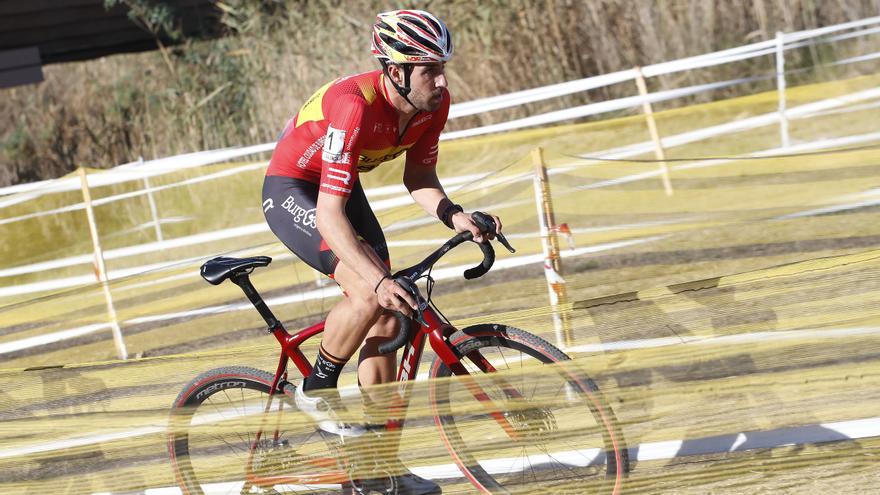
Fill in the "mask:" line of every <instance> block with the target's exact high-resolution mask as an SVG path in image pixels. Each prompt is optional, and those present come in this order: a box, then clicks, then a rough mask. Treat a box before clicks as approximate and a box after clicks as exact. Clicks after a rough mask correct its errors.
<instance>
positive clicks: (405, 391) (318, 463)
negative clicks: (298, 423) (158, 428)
mask: <svg viewBox="0 0 880 495" xmlns="http://www.w3.org/2000/svg"><path fill="white" fill-rule="evenodd" d="M422 316H423V319H424V321H425V323H427V324H428V325H427V326H423V325H419V327H418V328H417V329H416V330H415V331H413V332H411V337H410V340H409V341H408V342H407V343H406V345H405V346H404V348H403V357H402V359H401V360H400V365H399V367H398V370H397V381H398V383H399V384H400V386H399V389H398V394H396V396H394V399H393V403H392V404H391V407H390V410H391V411H401V412H402V413H403V414H402V416H405V411H406V409H407V406H408V405H409V401H410V395H411V391H412V389H411V388H407V387H406V383H407V382H409V381H412V380H413V379H414V378H415V376H416V374H417V373H418V370H419V364H420V363H421V358H422V353H423V351H424V347H425V343H426V342H430V343H431V348H432V349H433V350H434V352H435V353H436V354H437V356H438V357H439V358H440V360H441V361H442V362H443V363H444V364H445V365H446V366H448V367H449V368H450V369H451V370H452V372H453V373H454V374H455V375H458V376H469V373H468V371H467V368H465V366H464V365H463V364H462V363H461V360H460V359H459V357H458V356H457V355H456V353H455V352H454V351H453V348H452V346H451V345H450V344H449V343H448V342H447V337H449V336H450V335H452V333H454V332H455V328H454V327H453V326H451V325H448V324H446V323H444V321H443V319H441V318H440V316H439V315H438V314H437V312H436V311H435V310H434V309H433V308H432V307H430V306H428V307H427V308H426V309H425V310H424V311H423V313H422ZM324 324H325V322H323V321H322V322H320V323H316V324H315V325H312V326H310V327H308V328H305V329H303V330H301V331H299V332H297V333H295V334H290V333H289V332H288V331H287V330H286V329H285V328H284V325H283V324H282V323H281V322H280V321H277V320H276V325H275V326H274V328H272V329H271V330H270V331H271V332H272V334H273V335H274V336H275V339H276V340H278V343H279V344H280V345H281V355H280V357H279V360H278V367H277V369H276V371H275V378H274V380H273V382H272V388H271V389H270V392H269V401H268V402H267V404H266V408H265V411H264V412H265V413H268V412H269V411H270V410H271V407H272V402H273V400H272V399H273V397H274V396H275V394H276V393H277V392H278V384H279V383H281V382H282V381H284V380H286V379H287V374H288V363H289V362H290V361H292V362H293V363H294V365H296V368H297V369H298V370H299V372H300V374H301V375H302V376H303V377H306V376H308V375H309V374H310V373H311V371H312V366H311V364H310V363H309V360H308V359H307V358H306V356H305V355H304V354H303V352H302V351H301V350H300V345H302V343H303V342H305V341H306V340H308V339H310V338H312V337H314V336H315V335H318V334H319V333H321V332H323V331H324ZM468 358H469V359H470V360H472V361H473V362H474V363H475V364H476V365H477V366H478V367H479V368H480V369H481V370H482V371H484V372H492V371H495V369H494V368H493V367H492V365H491V364H490V363H489V362H488V360H486V359H485V358H483V356H481V355H480V354H479V352H476V351H475V352H472V353H470V354H469V355H468ZM466 386H467V388H468V389H470V391H471V393H472V394H473V395H474V397H475V398H477V399H478V400H480V401H482V402H484V403H485V404H486V406H487V411H488V413H489V414H490V415H492V416H493V417H494V418H495V419H496V420H497V421H498V422H499V423H500V424H501V426H502V427H503V428H504V430H505V431H507V432H508V434H510V435H511V437H512V438H516V436H517V435H516V433H515V431H514V429H513V428H512V427H511V425H510V424H509V423H508V421H507V419H506V418H505V417H504V415H503V414H501V413H499V412H498V411H497V409H494V410H493V408H492V407H491V404H490V403H491V399H490V398H489V396H488V394H486V393H485V392H484V391H483V390H482V388H481V387H480V386H479V384H478V383H477V382H476V380H467V382H466ZM504 388H505V390H507V391H508V392H509V393H508V395H509V396H511V397H519V393H518V392H516V391H515V390H513V389H512V388H508V387H504ZM486 401H489V403H486ZM265 417H266V418H268V414H266V415H265ZM279 421H280V418H279ZM403 422H404V418H403V417H401V418H400V419H396V420H389V421H388V422H387V424H386V428H388V429H399V428H402V427H403ZM265 426H266V425H265V423H264V424H263V425H262V427H261V428H260V430H259V431H258V432H257V433H256V436H255V440H254V441H253V443H252V444H251V449H250V454H249V458H248V463H247V481H248V483H250V484H252V485H256V486H267V485H274V484H341V483H344V482H347V481H349V477H348V474H347V473H345V472H343V471H339V472H335V473H334V472H325V473H320V474H319V473H302V474H296V473H291V474H285V475H269V476H266V475H258V474H256V473H254V472H253V471H252V469H251V466H252V460H253V455H254V452H255V450H256V448H257V446H258V445H259V442H260V438H261V437H262V434H263V431H264V427H265ZM277 432H278V430H277V429H276V436H277V434H278V433H277ZM276 440H277V438H276ZM311 462H312V463H313V465H314V466H315V467H316V468H323V469H325V470H326V469H327V468H330V467H333V466H335V465H337V461H336V459H332V458H327V459H318V460H312V461H311Z"/></svg>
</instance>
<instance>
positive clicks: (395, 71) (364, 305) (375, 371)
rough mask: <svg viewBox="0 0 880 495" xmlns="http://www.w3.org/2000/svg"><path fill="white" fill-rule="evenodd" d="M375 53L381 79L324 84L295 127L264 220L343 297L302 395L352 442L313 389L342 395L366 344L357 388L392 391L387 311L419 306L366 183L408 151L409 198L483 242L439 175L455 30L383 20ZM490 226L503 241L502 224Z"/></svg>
mask: <svg viewBox="0 0 880 495" xmlns="http://www.w3.org/2000/svg"><path fill="white" fill-rule="evenodd" d="M372 52H373V55H374V56H375V57H376V58H377V59H378V60H379V62H380V64H381V66H382V69H381V70H376V71H372V72H367V73H363V74H356V75H352V76H347V77H342V78H339V79H336V80H334V81H332V82H330V83H328V84H326V85H325V86H323V87H322V88H320V89H319V90H318V91H317V92H316V93H315V94H314V95H312V96H311V97H310V98H309V99H308V100H307V101H306V102H305V104H304V105H303V106H302V108H300V110H299V112H298V113H297V114H296V115H295V116H294V117H293V118H292V119H291V120H290V121H288V123H287V126H286V127H285V129H284V131H283V132H282V134H281V137H280V140H279V141H278V144H277V145H276V147H275V151H274V152H273V154H272V159H271V162H270V164H269V168H268V170H267V172H266V178H265V182H264V184H263V211H264V214H265V216H266V221H267V222H268V224H269V226H270V228H271V229H272V232H274V233H275V235H277V236H278V238H279V239H280V240H281V241H282V242H283V243H284V244H285V245H286V246H287V247H288V248H289V249H290V250H291V251H293V253H294V254H296V255H297V256H298V257H299V258H301V259H302V260H303V261H305V262H306V263H307V264H309V265H310V266H311V267H313V268H315V269H316V270H318V271H320V272H321V273H324V274H326V275H328V276H330V277H332V278H333V279H334V280H335V281H336V282H337V283H338V284H339V285H340V286H341V288H342V289H343V291H344V293H345V297H344V298H343V299H342V301H340V302H339V303H338V304H336V305H335V306H334V307H333V308H332V309H331V310H330V313H329V314H328V316H327V320H326V326H325V330H324V337H323V340H322V342H321V346H320V348H319V352H318V356H317V358H316V360H315V364H314V367H313V370H312V373H311V375H309V377H308V378H307V379H306V380H305V381H304V383H302V384H301V386H299V387H297V390H296V396H295V397H296V404H297V406H298V407H299V408H300V410H302V411H303V412H305V413H306V414H309V415H310V416H312V417H313V418H314V419H315V420H316V421H317V422H318V425H319V428H320V429H321V430H323V431H325V432H328V433H332V434H336V435H341V436H346V437H356V436H359V435H362V434H363V433H364V432H365V429H364V427H363V425H356V424H348V423H344V422H342V421H340V420H339V419H338V417H337V415H336V414H335V413H334V404H337V405H335V407H337V408H338V400H333V399H330V400H328V399H326V397H327V394H326V393H323V394H321V395H320V396H318V395H316V394H315V393H314V391H316V390H320V389H336V387H337V381H338V378H339V375H340V372H341V371H342V368H343V367H344V365H345V364H346V362H348V360H349V359H350V358H351V357H352V356H353V355H354V352H355V351H356V350H357V349H358V347H360V346H361V344H362V343H363V348H362V349H361V352H360V356H359V359H358V383H359V384H360V385H361V386H368V385H374V384H380V383H388V382H392V381H394V379H395V376H394V368H395V364H396V355H395V354H381V353H379V351H378V346H379V344H381V343H382V342H385V341H387V340H390V339H391V338H393V337H394V335H395V334H396V333H397V327H398V323H397V319H396V318H395V317H394V316H393V315H392V314H391V312H390V311H400V312H402V313H404V314H407V315H408V314H411V311H412V309H414V308H415V304H416V301H415V300H414V298H413V297H412V296H411V295H410V294H409V293H408V292H407V291H406V290H405V289H404V288H403V287H401V286H400V285H399V284H397V283H396V282H395V281H394V280H392V279H391V276H390V261H389V257H388V248H387V246H386V243H385V237H384V235H383V233H382V229H381V226H380V225H379V223H378V221H377V220H376V216H375V215H374V214H373V211H372V209H371V208H370V205H369V203H368V202H367V199H366V196H365V195H364V190H363V187H362V186H361V183H360V181H359V179H358V174H359V173H361V172H368V171H370V170H372V169H373V168H375V167H377V166H378V165H380V164H381V163H382V162H385V161H389V160H392V159H393V158H395V157H397V156H399V155H401V154H403V153H404V152H405V153H406V165H405V169H404V173H403V183H404V185H405V186H406V188H407V189H408V190H409V192H410V195H411V196H412V198H413V200H414V201H415V202H416V203H417V204H418V205H419V206H421V207H422V208H423V209H424V210H425V211H426V212H428V213H429V214H431V215H433V216H436V217H437V218H438V219H440V220H441V221H442V222H443V223H444V224H446V226H448V227H449V228H452V229H454V230H455V231H456V232H464V231H470V232H472V233H473V235H474V240H475V241H477V242H482V241H483V240H484V235H483V234H482V233H481V231H480V229H479V227H478V226H477V225H476V224H475V223H474V221H473V219H472V218H471V216H470V215H469V214H466V213H465V212H464V211H463V209H462V207H461V206H459V205H456V204H455V203H453V202H452V201H451V200H450V199H449V198H448V197H447V195H446V193H445V192H444V190H443V187H442V186H441V185H440V181H439V179H438V178H437V173H436V167H435V166H436V163H437V155H438V141H439V137H440V132H441V131H442V130H443V127H444V126H445V124H446V118H447V115H448V112H449V104H450V96H449V92H448V91H447V89H446V86H447V80H446V75H445V65H446V61H448V60H449V58H450V57H451V56H452V52H453V44H452V37H451V35H450V33H449V30H448V29H447V27H446V25H445V24H444V23H443V22H442V21H441V20H440V19H438V18H437V17H435V16H433V15H431V14H430V13H428V12H425V11H420V10H397V11H390V12H384V13H381V14H379V15H378V16H377V17H376V23H375V24H374V25H373V33H372ZM493 218H494V220H495V222H496V225H497V232H501V222H500V220H499V219H498V218H497V217H493ZM495 233H496V232H490V233H488V234H486V235H485V238H493V237H494V235H495ZM310 392H312V393H311V394H310ZM331 395H332V394H331ZM336 397H338V395H337V396H336ZM364 400H365V401H369V400H370V398H369V397H366V396H365V398H364ZM398 484H399V486H400V490H399V492H400V493H413V494H426V493H439V487H438V486H437V485H436V484H434V483H433V482H431V481H428V480H425V479H422V478H419V477H417V476H415V475H413V474H404V475H403V476H398Z"/></svg>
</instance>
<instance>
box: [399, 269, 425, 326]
mask: <svg viewBox="0 0 880 495" xmlns="http://www.w3.org/2000/svg"><path fill="white" fill-rule="evenodd" d="M394 281H395V282H397V284H398V285H400V286H401V287H403V289H404V290H405V291H407V292H409V294H410V295H411V296H413V298H415V300H416V309H415V310H413V315H412V316H411V317H410V318H411V319H413V320H415V321H416V322H418V323H419V324H420V325H422V326H424V327H427V326H428V323H427V322H426V321H425V317H424V316H423V315H422V311H424V310H425V309H427V307H428V306H427V304H422V302H421V301H420V300H419V299H420V298H419V288H418V287H417V286H416V284H415V282H414V281H413V280H411V279H410V278H409V277H407V276H406V275H403V276H400V277H395V278H394Z"/></svg>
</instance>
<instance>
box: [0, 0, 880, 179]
mask: <svg viewBox="0 0 880 495" xmlns="http://www.w3.org/2000/svg"><path fill="white" fill-rule="evenodd" d="M225 5H227V6H228V9H227V10H226V14H225V16H224V19H223V23H224V24H225V26H226V27H227V29H228V31H229V36H227V37H225V38H222V39H220V40H216V41H212V42H185V43H183V44H182V45H179V46H177V47H174V48H172V49H170V50H168V51H167V53H166V55H167V57H163V54H162V53H161V52H159V51H156V52H150V53H143V54H133V55H118V56H113V57H106V58H103V59H99V60H94V61H89V62H83V63H74V64H59V65H54V66H49V67H47V68H46V69H45V75H46V81H45V82H44V83H42V84H40V85H38V86H26V87H19V88H13V89H8V90H4V91H3V93H4V95H3V96H4V97H3V98H2V99H0V110H2V112H3V114H4V115H8V116H10V117H11V118H8V119H4V120H3V121H2V122H0V186H2V185H8V184H12V183H19V182H28V181H34V180H40V179H45V178H50V177H58V176H61V175H63V174H65V173H68V172H70V171H71V170H73V169H74V168H76V167H77V166H90V167H100V168H107V167H111V166H114V165H117V164H120V163H125V162H129V161H133V160H136V159H137V157H138V156H143V157H145V158H153V157H160V156H168V155H172V154H177V153H182V152H190V151H197V150H201V149H207V148H217V147H222V146H230V145H241V144H251V143H256V142H265V141H269V140H271V139H273V138H274V137H275V135H276V133H277V132H278V131H279V130H280V129H281V127H282V126H283V124H284V122H285V121H286V120H287V119H288V118H289V117H290V116H291V115H292V114H293V113H294V112H295V111H296V109H297V108H298V107H299V105H300V104H301V102H302V101H304V100H305V99H306V98H307V97H308V96H309V95H310V93H311V92H312V91H313V90H314V89H315V88H316V87H318V86H320V85H321V84H322V83H324V82H326V81H327V80H329V79H332V78H333V77H336V76H338V75H340V74H345V73H352V72H355V71H362V70H370V69H372V68H374V67H375V63H374V62H373V60H372V58H371V57H370V55H369V46H368V42H367V39H368V38H367V36H366V35H365V33H367V32H368V31H369V26H370V24H371V22H372V19H373V16H374V15H375V13H376V12H377V11H379V10H382V9H384V8H387V4H385V3H384V2H377V1H372V0H370V1H367V0H364V1H358V2H345V3H343V2H339V1H330V0H320V1H309V2H296V3H284V2H248V1H245V0H230V1H227V2H225ZM413 5H414V6H415V7H418V8H424V9H428V10H431V11H433V12H435V13H436V14H438V15H439V16H441V17H442V18H444V19H446V20H447V21H448V23H449V24H450V26H451V27H452V29H453V31H454V33H455V36H456V43H457V53H456V58H455V60H454V62H453V63H452V64H451V65H450V69H451V70H450V83H451V86H452V90H453V94H454V96H455V99H456V100H457V101H467V100H471V99H474V98H478V97H481V96H487V95H493V94H499V93H503V92H508V91H514V90H518V89H524V88H530V87H536V86H540V85H545V84H551V83H555V82H559V81H565V80H571V79H576V78H581V77H586V76H591V75H596V74H602V73H608V72H612V71H615V70H621V69H626V68H630V67H632V66H634V65H645V64H649V63H655V62H660V61H664V60H672V59H676V58H680V57H684V56H690V55H696V54H701V53H706V52H711V51H714V50H719V49H723V48H727V47H731V46H736V45H741V44H744V43H748V42H752V41H756V40H760V39H767V38H770V37H772V36H773V34H774V33H775V31H777V30H782V31H794V30H798V29H805V28H811V27H816V26H824V25H830V24H835V23H839V22H845V21H850V20H854V19H858V18H862V17H867V16H870V15H874V14H876V12H878V11H880V0H838V1H834V2H831V1H823V2H815V1H813V0H778V1H769V0H752V1H751V2H748V3H739V2H716V1H713V0H669V1H665V2H647V1H640V2H632V1H630V0H605V1H573V0H556V1H553V0H543V1H526V0H512V1H507V0H484V1H482V2H479V3H477V2H470V1H449V2H439V1H417V2H413ZM876 43H877V41H876V40H873V39H871V38H870V37H869V38H867V39H864V40H853V41H849V42H844V43H841V44H839V45H836V46H835V47H834V48H832V47H830V46H825V47H823V48H822V49H803V50H801V51H798V52H795V53H793V54H792V56H791V57H789V62H788V63H789V65H788V67H789V68H798V67H812V66H815V65H816V64H821V62H822V61H823V60H827V59H829V58H830V57H838V56H842V55H845V54H849V53H865V52H866V51H867V49H866V45H874V46H875V45H876ZM832 50H837V51H838V53H831V51H832ZM874 50H876V46H875V47H874ZM872 67H874V66H872ZM872 67H868V68H866V67H865V66H864V65H862V66H858V65H857V66H852V67H850V68H848V69H847V70H848V71H849V74H847V75H852V72H857V71H859V70H870V69H871V68H872ZM770 70H772V60H771V58H770V57H765V58H764V59H759V60H753V61H750V62H744V63H740V64H732V65H729V66H725V67H722V68H717V69H713V70H703V71H692V72H688V73H683V74H675V75H670V76H666V77H661V78H658V79H657V80H653V81H650V83H651V84H652V86H653V89H658V88H666V87H674V86H679V85H685V84H696V83H699V82H706V81H708V80H718V79H722V78H729V77H738V76H741V75H742V74H743V73H749V74H754V73H767V72H768V71H770ZM829 76H836V77H839V76H841V74H840V73H836V74H828V71H827V70H825V69H822V70H807V71H804V72H801V73H798V74H797V76H796V77H795V78H794V80H793V81H790V82H789V84H792V83H797V82H798V81H800V82H808V81H818V80H823V79H826V78H828V77H829ZM762 84H763V86H762ZM769 84H771V83H769V82H767V83H757V84H756V85H757V86H758V88H755V87H754V86H753V87H737V88H734V89H731V90H728V91H725V92H715V93H712V94H708V95H705V96H701V99H708V98H718V97H726V96H732V95H733V94H741V93H743V92H748V91H752V90H754V89H768V88H769V86H768V85H769ZM630 86H632V85H617V86H613V87H609V88H603V89H600V90H596V91H592V92H589V93H584V94H580V95H574V96H569V97H565V98H561V99H559V100H558V101H554V102H552V103H540V104H533V105H530V106H527V107H524V108H519V109H515V110H510V111H507V112H504V111H500V112H494V113H493V114H491V115H482V116H475V117H471V118H469V119H461V120H458V121H455V122H453V123H452V124H451V125H450V127H453V128H454V127H460V126H467V125H473V124H478V123H489V122H493V121H497V120H499V119H503V118H510V117H516V116H521V115H523V114H525V113H531V112H536V111H546V110H550V109H557V108H559V107H561V106H569V105H574V104H582V103H585V102H587V101H590V100H604V99H608V98H612V97H615V96H622V95H631V94H633V92H634V91H635V90H634V87H630ZM692 102H693V101H691V100H689V101H679V102H677V104H684V103H692Z"/></svg>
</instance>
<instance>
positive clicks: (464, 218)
mask: <svg viewBox="0 0 880 495" xmlns="http://www.w3.org/2000/svg"><path fill="white" fill-rule="evenodd" d="M489 216H490V217H492V220H494V221H495V232H486V233H485V235H484V234H483V232H482V231H480V227H479V226H478V225H477V224H476V223H475V222H474V219H473V218H472V217H471V214H470V213H464V212H459V213H456V214H455V215H453V216H452V225H453V227H455V231H456V232H470V233H471V234H473V236H474V242H483V241H485V240H486V239H494V238H495V234H500V233H501V219H500V218H498V217H496V216H495V215H489Z"/></svg>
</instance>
